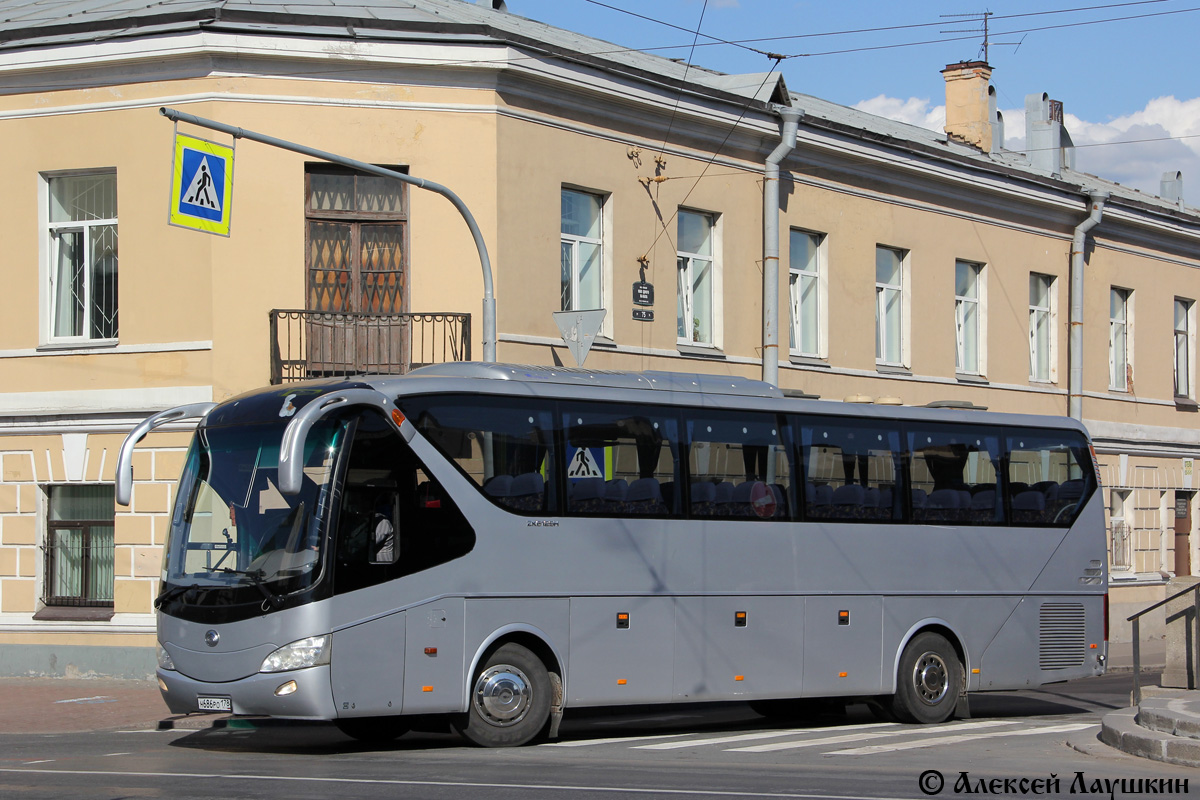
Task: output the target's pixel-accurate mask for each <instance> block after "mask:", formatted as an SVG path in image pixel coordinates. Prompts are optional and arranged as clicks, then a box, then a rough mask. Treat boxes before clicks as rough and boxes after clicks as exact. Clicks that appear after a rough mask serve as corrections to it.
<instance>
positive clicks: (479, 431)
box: [401, 395, 558, 514]
mask: <svg viewBox="0 0 1200 800" xmlns="http://www.w3.org/2000/svg"><path fill="white" fill-rule="evenodd" d="M401 404H402V405H403V407H404V411H405V413H406V414H407V415H408V416H409V418H410V419H412V420H413V421H414V422H415V424H416V426H417V428H418V429H419V430H420V431H421V433H422V435H424V436H425V437H426V438H428V439H429V441H430V442H432V443H433V445H434V447H436V448H437V449H438V450H439V451H440V452H441V453H442V455H444V456H445V457H446V458H447V459H449V460H451V461H453V462H454V464H455V466H457V467H458V468H459V470H461V471H462V473H463V474H464V475H466V476H467V477H468V478H470V480H471V482H472V483H474V484H475V485H476V486H478V487H479V489H480V490H481V491H482V492H483V495H484V497H486V498H487V499H488V500H490V501H491V502H493V503H495V504H496V505H498V506H501V507H502V508H505V509H507V510H509V511H513V512H516V513H519V514H546V513H555V512H556V511H557V510H558V498H557V493H556V491H555V486H556V481H555V479H554V472H555V460H554V425H553V419H554V416H553V413H552V409H553V405H552V404H551V403H550V402H548V401H540V400H537V399H533V398H524V397H523V398H519V399H518V398H506V397H472V396H459V395H440V396H434V395H430V396H417V397H412V398H401Z"/></svg>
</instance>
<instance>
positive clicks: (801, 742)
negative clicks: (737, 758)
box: [729, 719, 1016, 753]
mask: <svg viewBox="0 0 1200 800" xmlns="http://www.w3.org/2000/svg"><path fill="white" fill-rule="evenodd" d="M892 724H894V723H892ZM1015 724H1016V723H1015V722H1008V721H1005V720H986V719H985V720H981V721H979V722H963V723H961V724H958V723H955V724H953V725H944V726H941V727H937V728H918V727H909V728H907V729H903V730H894V731H888V732H886V733H859V734H849V735H846V736H842V735H838V736H827V737H825V738H819V739H798V740H795V741H791V742H772V743H771V744H760V745H756V746H754V747H735V748H730V750H729V752H731V753H771V752H775V751H777V750H798V749H800V748H802V747H821V746H823V745H828V744H846V743H847V742H858V741H865V740H867V739H882V738H884V737H885V736H928V735H932V734H935V733H944V732H945V731H946V730H948V729H952V730H955V731H961V730H966V729H975V728H994V727H996V726H997V725H1015ZM826 730H829V731H836V730H847V729H845V728H827V729H826Z"/></svg>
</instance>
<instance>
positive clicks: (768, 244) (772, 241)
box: [762, 106, 804, 386]
mask: <svg viewBox="0 0 1200 800" xmlns="http://www.w3.org/2000/svg"><path fill="white" fill-rule="evenodd" d="M776 110H777V111H778V112H779V116H781V117H782V118H783V124H782V125H781V126H780V132H779V144H778V145H776V147H775V149H774V150H772V151H771V154H770V155H769V156H767V162H766V166H765V167H764V169H763V354H762V379H763V380H764V381H766V382H767V383H769V384H771V385H772V386H778V385H779V163H780V162H781V161H783V159H784V157H785V156H786V155H787V154H788V153H790V152H792V148H793V147H795V146H796V131H797V129H798V128H799V126H800V118H801V117H803V116H804V112H803V111H801V110H800V109H798V108H790V107H787V106H783V107H779V108H777V109H776Z"/></svg>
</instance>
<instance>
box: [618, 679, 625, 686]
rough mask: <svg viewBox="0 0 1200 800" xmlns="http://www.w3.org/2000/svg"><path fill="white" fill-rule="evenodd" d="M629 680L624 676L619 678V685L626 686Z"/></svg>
mask: <svg viewBox="0 0 1200 800" xmlns="http://www.w3.org/2000/svg"><path fill="white" fill-rule="evenodd" d="M626 683H627V681H626V680H625V679H624V678H617V686H624V685H625V684H626Z"/></svg>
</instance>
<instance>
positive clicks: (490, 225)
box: [0, 0, 1200, 676]
mask: <svg viewBox="0 0 1200 800" xmlns="http://www.w3.org/2000/svg"><path fill="white" fill-rule="evenodd" d="M84 5H85V6H86V5H87V4H86V3H85V4H84ZM497 5H500V6H503V3H497ZM514 5H515V4H514ZM0 8H3V9H4V10H5V12H6V13H5V14H4V15H3V16H4V19H5V20H7V21H5V22H3V23H0V87H2V88H0V141H3V142H5V144H6V153H7V154H8V155H7V156H6V158H4V159H3V160H2V161H0V185H2V186H4V187H5V191H4V192H3V193H2V194H0V208H2V209H3V213H2V214H0V231H2V233H3V237H2V238H3V241H5V242H6V244H7V252H6V258H5V273H6V278H7V280H6V286H7V291H6V292H4V293H3V294H0V320H2V322H0V387H2V393H0V466H2V471H0V674H9V675H13V674H15V675H56V674H93V673H97V674H114V675H128V676H134V675H145V674H148V673H149V672H151V671H152V669H153V663H154V655H153V643H154V616H153V608H152V602H153V599H154V596H155V593H156V591H157V585H158V575H159V569H160V562H161V548H162V544H163V542H164V541H165V537H166V533H167V527H168V525H169V517H170V509H171V507H172V502H173V500H174V497H173V491H174V489H173V482H174V481H175V479H176V478H177V477H178V474H179V472H180V469H181V465H182V462H183V456H184V452H185V450H186V447H187V443H188V439H189V432H188V426H186V425H179V426H176V427H174V428H167V429H165V430H163V431H162V432H159V433H155V434H153V435H152V436H151V437H149V438H148V439H147V440H146V441H145V442H144V443H143V445H142V446H141V447H140V448H139V450H138V451H137V454H136V456H135V476H136V483H135V487H134V493H133V502H132V505H131V506H130V507H128V508H125V507H118V506H116V505H115V503H114V501H113V473H114V466H115V462H116V454H117V450H118V448H119V446H120V442H121V440H122V437H123V436H124V434H125V433H126V432H128V431H129V430H130V429H131V428H132V426H133V425H134V424H136V422H137V421H138V420H139V419H141V418H143V417H145V416H146V415H148V414H149V413H151V412H154V411H157V410H161V409H164V408H167V407H170V406H174V405H179V404H182V403H189V402H202V401H209V400H214V401H221V400H225V399H227V398H230V397H233V396H235V395H237V394H238V393H240V392H243V391H245V390H248V389H251V388H253V387H257V386H260V385H262V384H266V383H268V382H270V381H273V380H274V381H284V380H293V379H296V378H300V377H305V376H310V375H324V374H333V373H337V372H344V371H355V370H363V369H372V370H385V371H397V370H401V369H405V368H407V367H409V366H412V365H414V364H420V363H427V362H433V361H441V360H450V359H459V358H465V357H470V356H474V357H476V358H478V357H480V356H481V354H482V353H483V349H482V348H483V345H484V340H485V339H486V338H487V332H486V331H485V329H484V325H483V324H482V319H481V313H480V312H481V308H482V306H481V302H482V300H481V299H482V297H483V285H484V281H483V276H482V274H481V266H480V258H479V254H478V252H477V250H476V247H475V245H474V243H473V241H472V238H471V236H470V234H469V232H468V229H467V226H466V225H465V224H464V221H463V219H462V217H461V216H460V215H459V213H458V212H457V211H456V210H455V209H454V207H453V206H452V205H451V204H450V203H449V202H448V201H447V200H446V199H445V198H443V197H441V196H439V195H437V194H433V193H430V192H425V191H421V190H420V189H417V188H405V187H403V186H402V185H400V184H394V183H388V182H386V181H382V180H380V179H376V178H368V177H365V176H359V177H357V178H356V177H354V176H353V175H352V174H351V173H349V172H348V171H346V170H344V169H340V168H336V167H332V166H330V165H328V164H326V163H323V162H320V161H319V160H317V159H315V158H311V157H306V156H303V155H300V154H297V153H293V152H288V151H285V150H281V149H277V148H274V147H269V146H266V145H263V144H259V143H255V142H251V141H248V140H246V139H239V140H237V141H236V142H235V141H234V140H233V139H232V138H231V137H230V136H228V135H224V134H221V133H217V132H213V131H208V130H205V129H202V128H199V127H196V126H194V125H188V124H186V123H180V124H179V125H178V126H177V127H178V129H179V131H180V132H181V133H186V134H188V135H191V136H196V137H199V138H204V139H209V140H212V141H214V142H218V143H221V144H226V145H231V144H232V145H235V150H236V155H235V161H234V169H233V170H232V181H233V186H234V191H233V194H232V205H231V208H232V227H231V231H230V235H229V236H228V237H225V236H220V235H212V234H207V233H200V232H196V231H193V230H189V229H186V228H183V227H177V226H172V225H170V224H168V205H169V202H168V201H169V199H170V191H169V188H170V187H171V182H172V170H173V164H174V161H173V154H174V148H173V137H174V127H175V126H173V125H172V123H171V122H169V121H168V120H167V119H165V118H164V117H163V116H161V115H160V113H159V108H160V107H163V106H167V107H172V108H175V109H178V110H180V111H183V112H185V113H188V114H193V115H196V116H198V117H203V118H207V119H214V120H219V121H221V122H224V123H227V124H230V125H235V126H239V127H242V128H245V129H248V130H253V131H260V132H263V133H266V134H270V135H272V136H275V137H279V138H281V139H286V140H291V141H296V142H301V143H303V144H305V145H308V146H310V147H313V148H317V149H321V150H328V151H334V152H337V153H339V154H342V155H345V156H348V157H351V158H354V159H357V160H361V161H365V162H369V163H373V164H378V165H383V166H389V167H391V168H395V169H401V170H404V171H407V172H408V173H409V174H410V175H411V176H414V177H418V178H424V179H429V180H433V181H436V182H438V183H440V184H442V185H444V186H447V187H450V188H451V189H453V190H454V191H455V192H456V193H457V194H458V195H459V196H461V197H462V199H463V200H464V201H465V203H466V205H467V206H468V207H469V208H470V209H471V211H472V212H473V214H474V216H475V218H476V219H477V220H478V224H479V227H480V230H481V231H482V234H483V238H484V241H485V242H486V244H487V248H488V253H489V255H490V259H491V264H492V269H493V273H494V279H495V297H496V300H497V308H498V313H497V326H496V327H497V340H498V342H497V352H498V358H499V360H501V361H508V362H519V363H540V364H549V363H565V364H567V365H569V366H570V365H573V361H572V359H571V355H570V353H569V351H568V350H567V348H566V347H565V346H564V343H563V340H562V338H561V337H560V335H559V331H558V328H557V327H556V324H555V322H554V320H553V318H552V314H551V312H554V311H559V310H563V309H593V308H602V309H604V310H605V311H606V314H605V316H604V320H603V323H602V326H601V329H600V336H599V338H598V340H597V343H596V345H595V346H594V347H593V349H592V351H591V353H590V355H589V356H588V358H587V365H588V366H589V367H593V368H597V369H621V370H642V369H660V370H674V371H696V372H707V373H719V374H741V375H747V376H752V377H758V376H764V375H765V376H766V377H768V379H771V380H774V381H777V382H778V384H779V385H780V386H782V387H784V388H786V389H793V390H800V391H804V392H808V393H811V394H817V395H820V396H821V397H823V398H828V399H837V400H840V399H842V398H844V397H847V396H853V395H857V396H865V397H867V398H871V399H876V400H878V399H885V398H898V399H899V401H900V402H903V403H905V404H914V405H919V404H925V403H929V402H933V401H939V400H956V401H969V402H971V403H974V404H976V405H981V406H987V407H989V408H991V409H994V410H1001V411H1026V412H1034V413H1042V414H1058V415H1063V414H1067V413H1069V412H1070V411H1074V412H1075V413H1077V414H1078V415H1080V416H1081V418H1082V419H1083V420H1084V421H1085V423H1086V424H1087V425H1088V427H1089V428H1090V430H1091V431H1092V434H1093V437H1094V440H1095V444H1096V449H1097V452H1098V453H1099V455H1100V458H1101V461H1102V463H1103V478H1104V485H1105V492H1106V498H1107V499H1108V501H1109V508H1110V510H1111V514H1110V524H1109V526H1110V534H1111V535H1110V541H1111V548H1110V562H1111V568H1112V578H1113V588H1112V594H1111V598H1112V601H1113V603H1114V613H1113V615H1112V617H1113V620H1114V621H1116V620H1118V619H1120V618H1123V617H1124V616H1125V615H1126V614H1125V609H1127V608H1128V609H1130V610H1132V609H1136V608H1139V607H1141V606H1142V605H1144V604H1147V603H1148V602H1151V601H1152V600H1154V599H1158V598H1161V597H1162V596H1163V591H1164V585H1165V581H1166V579H1167V578H1168V577H1169V576H1170V575H1172V574H1175V573H1176V572H1177V571H1178V572H1187V571H1190V570H1196V569H1197V568H1198V567H1200V552H1198V545H1200V536H1198V535H1197V533H1196V520H1197V518H1198V517H1200V513H1198V506H1197V501H1196V497H1195V492H1194V490H1193V480H1200V479H1194V478H1193V475H1192V467H1191V464H1192V462H1191V458H1192V457H1193V456H1195V455H1197V453H1200V430H1197V426H1196V424H1195V423H1196V420H1197V416H1196V409H1197V405H1196V397H1197V395H1196V390H1195V382H1196V378H1197V376H1196V372H1195V356H1194V353H1195V339H1196V325H1197V319H1196V300H1197V299H1200V272H1197V269H1196V268H1197V267H1198V266H1200V248H1198V247H1197V244H1198V242H1200V212H1198V211H1197V210H1195V209H1192V208H1188V207H1186V206H1185V205H1184V204H1183V200H1182V182H1181V180H1179V179H1177V177H1176V176H1170V177H1171V179H1170V180H1164V184H1163V191H1162V195H1163V196H1161V197H1159V196H1153V195H1148V194H1143V193H1139V192H1137V191H1133V190H1130V189H1127V188H1125V187H1121V186H1118V185H1115V184H1112V183H1110V182H1107V181H1104V180H1103V179H1101V178H1097V177H1095V176H1091V175H1086V174H1082V173H1079V172H1076V171H1075V170H1074V169H1073V168H1072V163H1073V155H1072V150H1071V146H1070V137H1069V135H1067V133H1066V131H1065V130H1064V129H1063V127H1062V123H1061V119H1062V112H1061V105H1058V104H1056V103H1053V102H1052V101H1050V100H1049V99H1048V98H1047V97H1046V96H1045V95H1041V94H1035V95H1031V96H1030V98H1029V99H1028V101H1027V118H1028V127H1029V129H1028V136H1027V141H1028V142H1029V143H1030V150H1029V153H1027V154H1026V153H1017V152H1010V151H1006V150H1004V149H1003V148H1002V147H1001V146H1000V144H1001V143H1002V141H1003V135H1002V133H1001V132H1000V131H999V130H998V128H1000V127H1001V126H1002V122H1001V120H999V118H998V115H997V114H996V113H995V111H994V105H992V104H990V99H991V97H992V95H991V94H990V91H989V86H988V81H989V77H990V70H989V69H988V68H987V67H986V65H982V64H977V63H976V64H962V65H952V66H951V67H948V68H947V69H946V70H945V72H944V77H945V78H946V91H947V99H948V103H947V105H948V108H949V111H948V123H947V128H948V130H949V134H948V135H942V134H934V133H931V132H929V131H925V130H922V129H917V128H913V127H910V126H905V125H902V124H899V123H894V122H890V121H888V120H885V119H881V118H878V117H873V116H870V115H867V114H863V113H861V112H857V111H854V110H852V109H848V108H845V107H842V106H837V105H834V104H831V103H828V102H825V101H822V100H820V99H818V98H815V97H810V96H805V95H798V94H795V93H792V92H789V91H788V89H787V87H786V86H785V85H784V82H783V80H782V78H781V77H780V75H779V74H777V73H764V74H760V75H749V76H729V75H721V74H717V73H713V72H709V71H706V70H704V69H703V68H700V67H696V66H692V67H690V68H688V67H685V66H684V65H682V64H678V63H676V62H673V61H670V60H665V59H661V58H657V57H654V56H649V55H645V54H641V53H636V52H623V51H619V50H618V49H616V48H614V47H613V46H612V45H608V44H606V43H602V42H597V41H594V40H590V39H587V38H586V37H583V36H580V35H576V34H572V33H569V32H566V31H561V30H556V29H553V28H549V27H547V26H544V25H541V24H539V23H535V22H532V21H529V20H525V19H521V18H519V17H516V16H514V15H512V14H509V13H506V12H505V11H504V10H502V9H499V10H498V9H493V8H491V7H490V4H484V5H471V4H468V3H466V2H463V1H462V0H412V1H411V2H406V3H403V4H399V3H387V2H376V3H374V4H372V3H370V2H369V3H367V4H366V6H364V5H363V4H362V3H355V4H353V5H352V6H351V5H348V4H342V3H340V2H336V0H335V2H333V3H331V4H328V5H326V6H320V7H317V6H306V7H305V11H304V13H303V14H290V13H286V12H285V8H284V7H281V6H278V5H273V4H272V5H262V6H260V5H258V4H256V3H254V2H253V0H244V2H240V3H237V2H234V3H229V2H216V0H214V1H213V2H210V3H206V2H198V3H187V4H184V3H175V2H170V0H168V2H165V3H160V4H157V5H154V6H150V7H145V4H139V3H133V2H128V3H124V2H117V3H115V4H99V3H97V4H96V5H95V7H94V8H89V9H86V10H87V12H88V13H81V14H76V15H74V16H72V17H70V18H65V17H64V18H56V17H54V16H40V15H39V13H38V9H40V6H37V5H36V4H35V3H33V2H32V0H0ZM364 14H367V15H368V16H363V15H364ZM134 22H136V23H137V24H133V23H134ZM931 71H932V67H931ZM1030 88H1032V89H1040V88H1043V87H1030ZM990 105H992V107H989V106H990ZM785 109H792V111H785ZM788 117H791V118H793V119H795V118H796V117H798V118H799V122H798V132H796V133H795V134H793V133H792V132H791V128H790V127H788V126H787V124H786V123H785V122H784V120H785V119H786V118H788ZM781 142H782V143H783V146H782V147H780V145H781ZM777 148H778V153H777V157H778V154H779V153H782V154H783V155H782V156H781V157H782V161H781V165H780V179H779V181H778V184H777V188H778V190H779V197H780V211H779V213H778V231H777V236H775V235H771V233H770V229H771V225H770V224H769V223H770V222H771V220H772V217H773V216H774V215H773V214H768V215H766V216H764V213H763V208H764V192H766V194H767V196H768V198H769V197H770V196H771V189H772V188H774V187H773V186H772V184H774V180H773V179H772V180H768V181H766V182H764V174H765V171H766V163H767V160H768V157H769V156H770V154H771V153H772V152H773V151H776V149H777ZM225 178H226V179H230V178H229V176H225ZM764 187H766V189H765V188H764ZM223 210H224V209H222V211H223ZM765 233H766V234H767V235H768V244H767V246H766V248H764V234H765ZM1077 239H1078V240H1080V241H1082V243H1083V246H1082V247H1081V248H1080V247H1073V241H1076V240H1077ZM118 241H119V242H120V247H119V249H118ZM774 242H777V247H778V251H777V252H778V266H777V269H775V268H774V266H775V265H774V264H773V262H774V261H775V259H774V254H775V251H774V247H773V243H774ZM118 251H119V252H118ZM1073 251H1074V252H1076V253H1077V255H1076V256H1075V257H1074V258H1073ZM1073 261H1074V266H1073ZM1073 272H1074V273H1075V274H1076V275H1079V276H1081V277H1082V281H1081V283H1080V285H1081V287H1082V288H1081V291H1079V292H1078V293H1077V294H1076V295H1075V297H1076V299H1077V305H1078V307H1079V310H1080V314H1081V315H1080V316H1079V318H1078V319H1077V320H1075V321H1076V322H1077V323H1079V324H1076V325H1072V324H1071V322H1072V320H1073V316H1072V297H1073V295H1072V290H1071V276H1072V273H1073ZM764 275H766V276H771V275H775V280H774V281H773V285H772V286H771V287H766V288H767V289H768V290H767V291H765V290H764ZM642 280H644V282H645V283H648V284H650V286H651V287H652V288H653V298H652V303H651V304H639V301H640V303H645V302H646V300H647V298H646V295H645V294H643V295H641V296H640V297H638V295H637V294H636V292H637V289H638V287H635V286H634V284H635V282H640V281H642ZM767 280H770V278H769V277H768V278H767ZM771 288H773V289H774V291H773V292H772V291H769V289H771ZM641 289H642V291H643V292H645V291H646V287H644V286H643V287H641ZM764 297H767V298H769V299H768V301H767V302H768V308H769V307H770V306H771V305H774V306H777V308H776V309H775V312H776V315H777V318H778V323H777V328H773V327H771V325H770V322H769V321H768V322H767V324H766V325H764ZM767 316H768V317H770V316H771V315H770V314H768V315H767ZM1072 329H1074V330H1077V331H1080V332H1081V333H1082V337H1081V340H1082V341H1081V346H1080V344H1079V343H1077V344H1076V345H1074V346H1073V345H1072V344H1071V342H1070V339H1069V334H1070V331H1071V330H1072ZM776 341H777V342H778V346H777V347H776V346H775V342H776ZM764 343H765V346H764ZM764 352H765V353H766V355H767V359H766V362H767V363H766V364H765V365H764ZM1197 488H1200V483H1197ZM1176 531H1179V532H1180V535H1178V536H1177V535H1176ZM1121 635H1123V634H1122V631H1120V630H1117V629H1116V628H1114V640H1117V639H1119V638H1120V636H1121ZM1151 635H1155V633H1154V631H1153V630H1152V631H1151Z"/></svg>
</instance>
